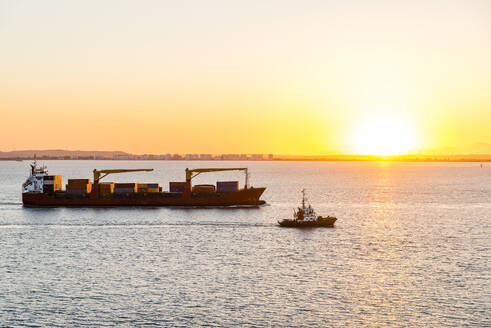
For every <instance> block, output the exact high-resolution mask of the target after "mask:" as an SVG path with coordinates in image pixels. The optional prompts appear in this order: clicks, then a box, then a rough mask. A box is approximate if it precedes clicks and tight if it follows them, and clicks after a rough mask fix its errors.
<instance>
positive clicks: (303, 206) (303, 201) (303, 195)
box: [302, 189, 305, 208]
mask: <svg viewBox="0 0 491 328" xmlns="http://www.w3.org/2000/svg"><path fill="white" fill-rule="evenodd" d="M302 208H305V189H302Z"/></svg>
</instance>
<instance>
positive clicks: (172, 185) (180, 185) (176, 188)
mask: <svg viewBox="0 0 491 328" xmlns="http://www.w3.org/2000/svg"><path fill="white" fill-rule="evenodd" d="M184 188H186V182H169V191H170V192H184Z"/></svg>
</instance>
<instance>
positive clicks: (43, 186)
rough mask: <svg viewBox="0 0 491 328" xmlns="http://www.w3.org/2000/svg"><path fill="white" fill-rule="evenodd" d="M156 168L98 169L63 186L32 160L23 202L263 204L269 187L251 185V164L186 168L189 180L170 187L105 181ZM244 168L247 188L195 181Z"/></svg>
mask: <svg viewBox="0 0 491 328" xmlns="http://www.w3.org/2000/svg"><path fill="white" fill-rule="evenodd" d="M141 171H153V169H114V170H96V169H94V171H93V173H94V180H93V181H91V180H90V179H68V183H67V185H66V187H65V190H63V186H62V176H61V175H49V174H48V169H47V167H46V166H38V165H37V163H36V161H34V163H33V164H31V170H30V175H29V177H28V178H27V180H26V182H24V184H23V185H22V203H23V204H24V206H29V207H58V206H65V207H69V206H73V207H93V206H192V207H194V206H198V207H199V206H259V205H262V204H265V201H264V200H261V199H260V197H261V195H262V194H263V192H264V190H266V188H254V187H249V186H248V182H249V181H248V180H249V175H248V170H247V168H242V167H241V168H197V169H191V170H190V169H186V170H185V173H186V181H176V182H169V191H163V190H162V187H161V186H159V184H158V183H145V184H142V183H135V182H131V183H114V182H102V181H101V179H102V178H104V177H106V176H107V175H109V174H114V173H125V172H141ZM218 171H243V172H244V173H245V184H244V188H242V189H239V182H238V181H217V184H216V186H215V185H213V184H208V185H195V186H193V185H192V183H191V181H192V179H193V178H194V177H196V176H197V175H199V174H201V173H207V172H218Z"/></svg>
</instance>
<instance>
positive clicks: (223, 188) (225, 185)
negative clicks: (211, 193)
mask: <svg viewBox="0 0 491 328" xmlns="http://www.w3.org/2000/svg"><path fill="white" fill-rule="evenodd" d="M238 190H239V181H217V192H235V191H238Z"/></svg>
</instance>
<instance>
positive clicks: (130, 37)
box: [0, 0, 491, 155]
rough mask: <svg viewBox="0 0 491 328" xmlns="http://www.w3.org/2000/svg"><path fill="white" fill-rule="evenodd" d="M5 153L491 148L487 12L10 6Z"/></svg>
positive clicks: (0, 11) (333, 6) (276, 4)
mask: <svg viewBox="0 0 491 328" xmlns="http://www.w3.org/2000/svg"><path fill="white" fill-rule="evenodd" d="M0 40H1V41H2V42H1V43H0V114H1V115H2V129H0V150H1V151H10V150H14V149H80V150H91V151H92V150H102V151H104V150H105V151H109V150H111V151H112V150H122V151H126V152H130V153H137V154H142V153H274V154H298V155H325V154H333V153H343V154H375V155H392V154H407V153H417V152H421V153H429V152H431V151H438V152H444V151H445V149H453V150H454V151H455V152H461V153H472V152H473V147H474V145H479V144H482V145H486V144H491V129H490V125H491V61H490V60H489V58H491V42H489V40H491V2H489V1H485V0H476V1H472V2H468V1H454V2H451V3H450V2H448V1H436V0H433V1H412V2H405V1H382V0H373V1H354V0H351V1H344V2H338V1H307V2H296V1H268V2H264V1H248V2H233V3H232V2H227V1H209V2H197V1H183V2H179V3H175V2H166V1H142V2H132V1H104V2H96V1H84V2H67V1H43V2H35V1H8V0H0Z"/></svg>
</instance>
